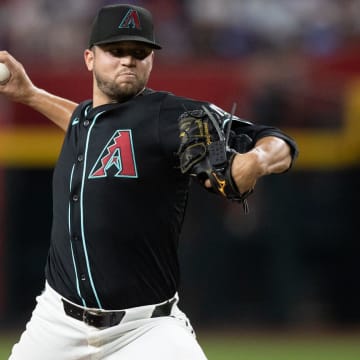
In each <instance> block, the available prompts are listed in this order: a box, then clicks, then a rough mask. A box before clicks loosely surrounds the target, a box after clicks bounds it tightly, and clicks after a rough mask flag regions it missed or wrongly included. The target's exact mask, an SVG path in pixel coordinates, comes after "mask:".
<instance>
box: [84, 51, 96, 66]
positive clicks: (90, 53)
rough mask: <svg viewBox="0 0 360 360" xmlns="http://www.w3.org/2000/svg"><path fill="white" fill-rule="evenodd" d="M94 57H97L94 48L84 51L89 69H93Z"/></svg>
mask: <svg viewBox="0 0 360 360" xmlns="http://www.w3.org/2000/svg"><path fill="white" fill-rule="evenodd" d="M94 58H95V53H94V51H93V50H90V49H86V50H85V51H84V60H85V64H86V67H87V69H88V70H89V71H92V70H93V68H94Z"/></svg>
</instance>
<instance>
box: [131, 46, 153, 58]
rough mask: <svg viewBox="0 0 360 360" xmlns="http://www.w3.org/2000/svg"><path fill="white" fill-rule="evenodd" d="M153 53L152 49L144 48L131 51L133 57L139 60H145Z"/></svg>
mask: <svg viewBox="0 0 360 360" xmlns="http://www.w3.org/2000/svg"><path fill="white" fill-rule="evenodd" d="M150 53H151V49H147V48H143V49H134V50H132V51H131V55H132V56H133V57H134V58H135V59H138V60H143V59H145V58H146V57H148V56H149V55H150Z"/></svg>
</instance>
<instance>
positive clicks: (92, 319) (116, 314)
mask: <svg viewBox="0 0 360 360" xmlns="http://www.w3.org/2000/svg"><path fill="white" fill-rule="evenodd" d="M61 300H62V302H63V305H64V311H65V314H66V315H68V316H71V317H72V318H74V319H76V320H80V321H83V322H84V323H85V324H87V325H91V326H94V327H96V328H99V329H104V328H108V327H111V326H115V325H118V324H120V322H121V320H122V319H123V318H124V316H125V314H126V310H119V311H106V312H104V311H101V310H96V309H84V308H82V307H81V306H77V305H75V304H72V303H70V302H68V301H67V300H65V299H61ZM175 301H176V299H175V298H174V299H171V300H169V301H167V302H166V303H164V304H161V305H156V306H155V308H154V311H153V312H152V314H151V316H150V318H156V317H160V316H169V315H170V314H171V309H172V307H173V305H174V303H175Z"/></svg>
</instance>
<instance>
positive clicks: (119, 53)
mask: <svg viewBox="0 0 360 360" xmlns="http://www.w3.org/2000/svg"><path fill="white" fill-rule="evenodd" d="M108 51H109V53H110V54H111V55H112V56H115V57H121V56H124V54H125V51H124V50H123V49H118V48H114V49H109V50H108Z"/></svg>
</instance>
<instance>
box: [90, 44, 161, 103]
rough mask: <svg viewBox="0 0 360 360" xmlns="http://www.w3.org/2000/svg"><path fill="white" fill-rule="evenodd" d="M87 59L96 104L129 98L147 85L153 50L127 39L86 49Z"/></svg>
mask: <svg viewBox="0 0 360 360" xmlns="http://www.w3.org/2000/svg"><path fill="white" fill-rule="evenodd" d="M84 57H85V63H86V65H87V68H88V70H89V71H92V72H93V78H94V92H93V97H94V99H93V100H94V106H98V105H102V104H106V103H110V102H123V101H126V100H128V99H130V98H132V97H133V96H135V95H136V94H138V93H139V92H140V91H141V90H143V89H144V87H145V85H146V83H147V81H148V79H149V76H150V72H151V69H152V64H153V59H154V52H153V50H152V49H151V48H150V47H149V46H147V45H145V44H143V43H139V42H134V41H126V42H125V41H124V42H118V43H113V44H106V45H101V46H93V47H92V48H91V49H87V50H85V53H84Z"/></svg>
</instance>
